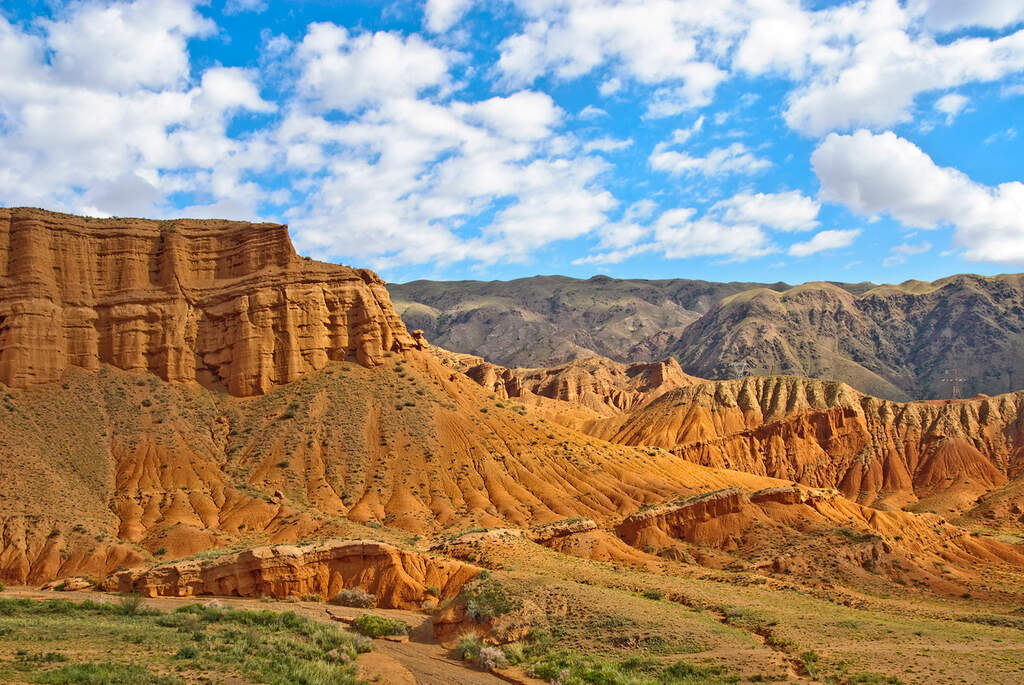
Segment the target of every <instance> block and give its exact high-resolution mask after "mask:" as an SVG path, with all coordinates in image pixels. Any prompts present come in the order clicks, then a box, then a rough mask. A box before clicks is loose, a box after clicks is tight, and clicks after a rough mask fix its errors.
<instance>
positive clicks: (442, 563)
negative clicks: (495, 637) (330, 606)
mask: <svg viewBox="0 0 1024 685" xmlns="http://www.w3.org/2000/svg"><path fill="white" fill-rule="evenodd" d="M479 571H480V570H479V569H478V568H474V567H472V566H468V565H466V564H463V563H461V562H458V561H449V560H445V559H437V558H433V557H430V556H425V555H422V554H417V553H415V552H410V551H407V550H403V549H399V548H397V547H393V546H391V545H387V544H384V543H381V542H376V541H373V540H346V541H340V540H334V541H330V542H326V543H321V544H318V545H312V546H306V547H296V546H292V545H277V546H273V547H256V548H253V549H248V550H244V551H242V552H236V553H234V554H228V555H225V556H222V557H218V558H216V559H213V560H207V561H204V560H202V559H192V560H187V561H179V562H176V563H172V564H163V565H160V566H154V567H152V568H148V569H144V568H140V569H135V570H131V571H122V572H120V573H117V574H115V575H112V576H110V577H109V578H107V579H105V581H104V583H103V587H104V589H107V590H116V591H119V592H124V593H129V592H138V593H140V594H142V595H144V596H146V597H194V596H196V595H238V596H240V597H263V596H266V597H301V596H303V595H308V594H317V595H320V596H321V597H323V598H324V599H329V598H331V597H334V596H335V595H336V594H338V592H340V591H341V590H343V589H346V588H360V589H363V590H365V591H367V592H369V593H370V594H372V595H374V596H375V597H376V599H377V604H378V606H380V607H381V608H385V609H396V608H400V609H419V608H420V605H421V604H422V603H423V601H424V600H425V599H428V598H430V599H433V600H435V601H436V600H442V599H451V598H453V597H455V596H456V595H457V594H458V593H459V590H460V589H461V588H462V586H463V585H464V584H465V583H466V581H468V580H470V579H472V578H473V577H475V576H476V575H477V574H478V573H479ZM428 587H430V588H435V589H433V590H431V591H428V590H427V588H428ZM434 593H437V594H434Z"/></svg>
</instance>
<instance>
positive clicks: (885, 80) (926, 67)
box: [785, 23, 1024, 136]
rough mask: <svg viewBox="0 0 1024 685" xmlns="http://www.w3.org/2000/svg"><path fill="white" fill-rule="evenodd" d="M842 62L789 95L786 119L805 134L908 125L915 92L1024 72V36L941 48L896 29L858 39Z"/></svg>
mask: <svg viewBox="0 0 1024 685" xmlns="http://www.w3.org/2000/svg"><path fill="white" fill-rule="evenodd" d="M849 55H850V56H849V57H847V58H842V59H840V61H839V64H838V65H832V66H829V67H825V68H821V69H818V70H817V74H816V76H814V77H813V78H812V79H811V81H810V82H809V83H808V84H806V85H804V86H801V87H799V88H798V89H797V90H795V91H794V92H793V93H792V94H791V95H790V97H789V102H788V107H787V109H786V112H785V118H786V121H787V123H789V125H790V126H791V127H792V128H794V129H796V130H798V131H800V132H802V133H806V134H809V135H815V136H817V135H823V134H825V133H827V132H828V131H830V130H837V129H838V130H845V129H849V128H853V127H856V126H873V127H884V126H890V125H892V124H896V123H899V122H905V121H910V120H911V118H912V110H913V106H914V100H915V98H916V97H917V95H919V94H920V93H924V92H928V91H935V90H945V89H949V88H955V87H957V86H961V85H963V84H966V83H971V82H976V81H996V80H999V79H1001V78H1003V77H1005V76H1007V75H1008V74H1011V73H1015V72H1018V71H1021V70H1022V69H1024V31H1021V32H1018V33H1015V34H1012V35H1010V36H1006V37H1003V38H998V39H989V38H961V39H959V40H956V41H953V42H952V43H948V44H940V43H936V42H935V41H934V40H933V39H931V38H929V37H927V36H921V37H914V38H912V37H911V36H909V35H908V34H907V33H905V32H904V30H903V29H902V28H901V27H900V26H899V24H898V23H894V24H893V25H890V26H887V27H884V28H883V29H882V30H879V31H878V32H877V33H874V34H871V35H869V36H864V37H860V36H857V40H856V41H855V42H853V44H852V46H851V51H850V53H849Z"/></svg>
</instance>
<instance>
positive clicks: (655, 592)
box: [644, 590, 661, 601]
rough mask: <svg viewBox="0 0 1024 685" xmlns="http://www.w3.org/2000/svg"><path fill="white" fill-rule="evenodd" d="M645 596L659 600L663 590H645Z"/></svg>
mask: <svg viewBox="0 0 1024 685" xmlns="http://www.w3.org/2000/svg"><path fill="white" fill-rule="evenodd" d="M644 598H645V599H653V600H655V601H657V600H659V599H661V590H644Z"/></svg>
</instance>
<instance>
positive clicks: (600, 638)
mask: <svg viewBox="0 0 1024 685" xmlns="http://www.w3.org/2000/svg"><path fill="white" fill-rule="evenodd" d="M477 560H478V563H480V564H482V565H483V566H485V567H489V568H491V569H494V570H493V572H492V573H493V575H492V578H493V579H494V581H495V582H499V583H500V584H501V585H502V586H503V587H504V588H505V591H506V592H507V593H508V594H509V595H511V596H512V597H518V598H521V599H522V601H530V602H532V603H534V604H536V605H538V606H539V607H540V609H541V610H542V611H543V614H544V616H545V617H544V619H543V621H538V622H537V625H538V626H540V627H543V628H544V629H545V630H546V631H547V632H548V633H549V634H550V636H551V637H552V638H553V642H554V644H555V645H556V647H555V648H554V649H553V650H551V651H548V652H546V653H545V656H544V658H543V659H539V660H535V661H541V662H543V661H544V660H545V659H551V658H552V657H553V655H554V654H555V653H556V652H557V651H558V650H559V649H561V650H569V651H570V652H571V654H570V656H569V657H568V658H570V659H572V658H575V659H581V658H582V659H583V660H584V661H586V660H588V659H589V660H590V661H591V662H593V661H594V660H595V659H597V660H598V661H600V662H602V663H603V664H604V666H602V668H607V667H608V666H609V665H611V666H618V667H621V666H624V665H628V664H630V663H635V662H634V661H633V660H634V659H635V658H637V657H641V658H643V659H645V660H648V661H649V662H650V663H648V665H647V668H661V669H666V668H668V667H669V666H671V665H673V664H674V663H676V662H679V661H682V662H683V663H685V664H686V665H689V666H692V667H693V668H694V669H697V670H700V669H707V671H706V672H707V673H708V674H713V677H714V678H715V679H718V681H721V682H727V681H728V680H727V679H729V678H730V677H733V678H737V680H735V681H734V682H771V681H784V682H795V681H797V680H803V681H810V680H812V679H813V680H814V681H816V682H823V683H829V684H831V685H853V684H857V683H879V684H881V683H891V684H894V683H905V684H907V685H910V684H916V683H920V684H922V685H939V684H949V685H952V684H955V683H1003V684H1006V685H1010V684H1016V683H1021V682H1024V612H1022V611H1020V610H1018V609H1017V607H1014V606H1000V605H998V604H995V603H992V602H983V601H980V600H977V599H967V598H959V597H956V598H944V597H938V596H934V595H928V594H925V593H910V592H907V593H904V594H903V595H894V596H877V595H875V596H872V595H867V594H858V593H855V592H852V591H849V590H843V589H841V588H833V589H822V588H811V587H807V586H803V585H800V584H798V583H792V584H789V583H786V582H784V581H779V580H776V579H765V578H763V577H760V576H756V575H754V574H749V573H733V572H711V571H700V572H698V573H696V574H695V573H693V572H691V571H688V570H687V569H686V568H685V567H684V566H682V565H677V564H672V563H670V562H666V563H665V568H664V569H663V571H664V572H663V573H650V572H645V571H642V570H639V569H637V568H629V567H625V566H621V565H613V564H606V563H599V562H592V561H586V560H582V559H576V558H570V557H566V556H564V555H561V554H558V553H556V552H554V551H552V550H548V549H546V548H544V547H540V546H538V545H535V544H533V543H530V542H528V541H525V540H522V539H512V538H510V539H509V540H507V541H506V542H505V543H504V544H501V545H495V546H494V547H493V548H492V549H490V550H484V551H482V553H481V554H480V555H479V556H478V558H477ZM527 646H528V645H527ZM573 655H575V656H573ZM587 655H589V656H587ZM584 670H585V669H584V668H583V667H579V668H577V669H576V671H574V673H583V672H584ZM626 675H628V674H626ZM626 675H623V677H622V678H620V679H618V680H616V679H604V680H602V679H595V680H585V679H583V678H582V677H580V678H579V679H577V680H575V681H574V682H578V683H589V682H601V683H604V682H607V683H632V682H644V683H646V682H666V683H670V682H675V681H673V680H671V679H670V678H669V677H667V676H665V675H660V676H659V675H655V674H652V673H646V674H644V673H638V674H635V677H636V678H637V679H636V680H630V679H629V677H626ZM659 678H660V679H659ZM684 682H685V681H684ZM694 682H704V681H700V680H697V681H694ZM707 682H716V680H714V679H711V677H710V675H709V678H708V680H707Z"/></svg>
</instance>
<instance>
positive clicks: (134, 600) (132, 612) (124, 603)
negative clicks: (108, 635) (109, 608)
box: [117, 592, 142, 616]
mask: <svg viewBox="0 0 1024 685" xmlns="http://www.w3.org/2000/svg"><path fill="white" fill-rule="evenodd" d="M117 609H118V613H120V614H124V615H125V616H137V615H138V614H140V613H142V595H140V594H139V593H138V592H133V593H131V594H130V595H124V596H123V597H121V599H119V600H118V601H117Z"/></svg>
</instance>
